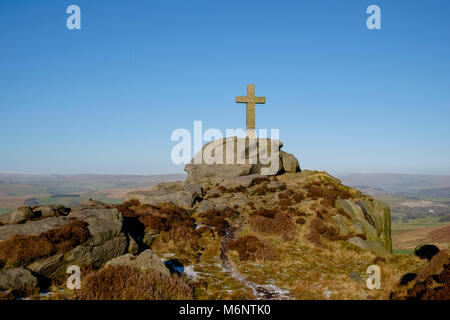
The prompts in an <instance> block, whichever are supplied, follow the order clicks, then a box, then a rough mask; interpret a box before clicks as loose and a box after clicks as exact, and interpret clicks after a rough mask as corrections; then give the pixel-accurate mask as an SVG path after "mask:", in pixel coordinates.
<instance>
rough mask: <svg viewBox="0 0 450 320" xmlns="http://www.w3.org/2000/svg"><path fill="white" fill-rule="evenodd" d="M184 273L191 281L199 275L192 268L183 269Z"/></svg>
mask: <svg viewBox="0 0 450 320" xmlns="http://www.w3.org/2000/svg"><path fill="white" fill-rule="evenodd" d="M184 273H185V274H186V276H188V277H189V278H192V279H194V280H195V279H197V278H198V275H199V273H198V272H197V271H195V270H194V266H186V267H184Z"/></svg>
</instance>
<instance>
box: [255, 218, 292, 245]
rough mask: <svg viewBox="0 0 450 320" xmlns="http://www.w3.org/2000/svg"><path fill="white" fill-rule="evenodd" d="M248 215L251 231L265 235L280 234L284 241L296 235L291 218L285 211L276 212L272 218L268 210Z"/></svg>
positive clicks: (290, 239)
mask: <svg viewBox="0 0 450 320" xmlns="http://www.w3.org/2000/svg"><path fill="white" fill-rule="evenodd" d="M263 213H264V214H265V215H262V214H258V215H253V216H251V217H250V226H251V228H252V230H253V231H255V232H259V233H262V234H265V235H273V236H281V237H282V239H283V240H284V241H292V240H294V239H295V237H296V235H297V231H296V228H295V225H294V224H293V223H292V218H291V216H290V215H289V214H287V213H285V212H276V213H275V215H274V216H273V218H272V217H271V215H270V214H269V213H268V212H263Z"/></svg>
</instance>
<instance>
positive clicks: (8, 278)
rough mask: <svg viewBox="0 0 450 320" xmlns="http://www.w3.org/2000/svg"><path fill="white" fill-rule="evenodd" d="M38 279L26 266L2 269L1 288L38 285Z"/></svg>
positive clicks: (0, 275) (0, 276)
mask: <svg viewBox="0 0 450 320" xmlns="http://www.w3.org/2000/svg"><path fill="white" fill-rule="evenodd" d="M37 284H38V280H37V279H36V277H34V276H33V275H32V274H31V272H30V271H28V270H27V269H25V268H21V267H20V268H12V269H6V270H0V290H8V289H10V288H19V287H21V286H30V287H36V286H37Z"/></svg>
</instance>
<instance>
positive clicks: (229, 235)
mask: <svg viewBox="0 0 450 320" xmlns="http://www.w3.org/2000/svg"><path fill="white" fill-rule="evenodd" d="M236 231H238V230H237V229H236V228H235V227H230V228H228V229H227V230H226V231H225V235H224V236H223V237H222V246H221V248H220V259H221V260H222V264H223V267H224V268H225V270H226V271H228V272H229V273H230V274H231V276H232V277H233V278H235V279H237V280H239V281H241V282H242V283H243V284H244V285H245V286H247V287H249V288H250V289H252V291H253V294H254V295H255V296H256V298H257V299H263V300H289V299H291V297H290V296H289V291H288V290H283V289H281V288H278V287H277V286H275V285H273V284H265V285H261V284H257V283H255V282H253V281H250V280H247V279H246V278H245V277H244V276H243V275H242V274H240V273H238V272H237V271H236V270H235V268H234V267H233V264H232V263H231V262H230V259H229V257H228V250H227V243H228V242H230V241H231V240H233V239H234V234H235V233H236Z"/></svg>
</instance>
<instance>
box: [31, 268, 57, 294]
mask: <svg viewBox="0 0 450 320" xmlns="http://www.w3.org/2000/svg"><path fill="white" fill-rule="evenodd" d="M29 271H30V272H31V275H32V276H34V277H35V278H36V279H37V282H38V288H39V290H40V291H44V292H46V291H49V290H50V286H51V284H52V279H50V278H48V277H46V276H43V275H41V274H38V273H36V272H34V271H31V270H29Z"/></svg>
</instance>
